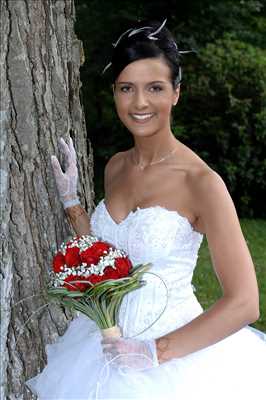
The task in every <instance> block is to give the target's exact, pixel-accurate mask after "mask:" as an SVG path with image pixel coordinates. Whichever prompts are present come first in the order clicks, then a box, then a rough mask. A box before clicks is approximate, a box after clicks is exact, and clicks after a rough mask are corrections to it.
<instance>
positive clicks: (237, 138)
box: [75, 0, 266, 218]
mask: <svg viewBox="0 0 266 400" xmlns="http://www.w3.org/2000/svg"><path fill="white" fill-rule="evenodd" d="M75 6H76V24H75V29H76V33H77V35H78V37H79V39H80V40H82V42H83V46H84V51H85V64H84V65H83V66H82V67H81V71H80V72H81V81H82V89H81V97H82V102H83V105H84V109H85V116H86V124H87V131H88V136H89V139H90V140H91V142H92V145H93V149H94V159H95V176H94V189H95V195H96V197H95V202H96V203H97V202H98V201H99V200H100V199H101V198H102V197H103V196H104V190H103V170H104V166H105V164H106V162H107V160H108V159H109V158H110V157H111V156H112V155H113V154H114V153H116V152H117V151H121V150H125V149H127V148H129V147H131V146H132V145H133V139H132V136H131V134H130V132H128V131H127V130H126V128H124V127H123V126H122V124H121V123H120V121H119V119H118V117H117V115H116V111H115V108H114V104H113V98H112V91H111V80H110V76H109V75H108V73H106V74H105V76H102V75H101V72H102V70H103V68H104V67H105V66H106V64H107V63H108V62H109V61H110V56H111V51H112V43H113V42H114V41H115V40H116V39H117V38H118V37H119V36H120V34H121V33H122V32H124V31H125V30H127V29H128V28H129V27H133V26H134V21H136V20H137V19H146V18H151V19H157V20H159V21H161V22H162V21H163V20H164V19H165V18H167V24H166V26H167V27H168V29H170V30H171V31H172V32H173V34H174V36H175V38H176V42H177V44H178V46H179V49H181V50H182V49H185V50H186V49H195V50H196V51H197V54H189V55H184V56H183V61H182V65H183V82H182V85H181V96H180V100H179V103H178V106H177V107H175V109H174V113H173V122H172V131H173V133H174V134H175V136H176V137H177V138H178V139H179V140H181V142H183V143H185V144H186V145H188V146H189V147H190V148H191V149H192V150H194V151H195V152H196V153H197V154H198V155H199V156H200V157H202V158H203V159H204V160H205V161H206V162H207V163H208V164H209V166H210V167H212V168H213V169H214V170H216V171H217V172H218V173H219V174H220V175H221V176H222V178H223V179H224V181H225V183H226V185H227V187H228V189H229V191H230V193H231V196H232V198H233V200H234V202H235V205H236V208H237V212H238V214H239V216H240V217H253V218H265V217H266V207H265V200H266V107H265V106H266V40H265V33H266V6H265V1H240V0H222V1H219V0H218V1H217V0H216V1H215V0H197V1H196V0H194V1H193V0H186V1H185V2H180V1H167V2H165V1H158V0H156V1H151V2H149V1H139V2H138V1H134V2H133V1H132V0H131V1H126V0H123V1H122V0H121V1H119V0H117V1H100V0H97V1H93V0H92V1H85V0H75Z"/></svg>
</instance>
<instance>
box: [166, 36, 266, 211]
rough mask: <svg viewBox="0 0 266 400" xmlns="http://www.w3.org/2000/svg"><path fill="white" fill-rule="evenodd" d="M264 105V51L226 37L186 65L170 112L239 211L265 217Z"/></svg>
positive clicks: (184, 138)
mask: <svg viewBox="0 0 266 400" xmlns="http://www.w3.org/2000/svg"><path fill="white" fill-rule="evenodd" d="M265 105H266V51H265V50H262V49H259V48H256V47H254V46H251V45H249V44H246V43H243V42H241V41H239V40H236V39H232V38H231V36H230V35H225V36H224V37H223V38H222V39H217V40H216V41H215V42H214V43H210V44H208V45H207V46H206V47H205V48H203V49H202V50H201V52H200V53H199V57H198V62H197V63H195V64H194V65H193V66H190V67H189V68H188V71H187V79H186V84H185V88H184V89H183V94H182V98H181V101H180V105H179V107H178V108H177V110H176V114H175V116H174V117H175V118H174V120H175V121H178V126H177V127H176V126H175V122H174V123H173V132H174V133H175V135H176V136H177V137H178V138H179V139H180V140H181V141H184V142H187V143H188V145H190V146H191V147H192V148H193V149H195V151H196V152H197V153H199V154H200V155H201V156H202V157H203V158H204V159H205V161H206V162H207V163H208V164H209V165H211V166H212V167H213V168H214V169H216V170H217V171H218V172H219V173H220V174H221V176H222V177H223V178H224V180H225V181H226V183H227V185H228V187H229V189H230V192H231V194H232V196H233V198H234V200H235V201H236V202H237V205H238V211H239V213H240V215H245V216H253V215H260V216H263V217H265V216H266V210H265V207H264V201H265V198H264V197H265V192H266V157H265V154H266V123H265V112H266V110H265ZM181 124H182V126H183V129H182V128H181V127H180V125H181Z"/></svg>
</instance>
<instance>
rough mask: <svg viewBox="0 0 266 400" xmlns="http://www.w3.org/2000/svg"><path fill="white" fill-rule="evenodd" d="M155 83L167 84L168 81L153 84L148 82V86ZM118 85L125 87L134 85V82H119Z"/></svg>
mask: <svg viewBox="0 0 266 400" xmlns="http://www.w3.org/2000/svg"><path fill="white" fill-rule="evenodd" d="M154 83H167V82H166V81H152V82H148V85H151V84H154ZM117 84H118V85H125V84H129V85H134V82H117Z"/></svg>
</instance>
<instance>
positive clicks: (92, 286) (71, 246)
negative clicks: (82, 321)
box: [48, 235, 150, 337]
mask: <svg viewBox="0 0 266 400" xmlns="http://www.w3.org/2000/svg"><path fill="white" fill-rule="evenodd" d="M149 267H150V264H138V265H136V266H133V265H132V263H131V261H130V259H129V258H128V256H127V254H126V253H125V252H124V251H123V250H120V249H117V248H115V247H114V246H113V245H112V244H110V243H108V242H106V241H102V240H99V239H98V238H97V237H96V236H93V235H84V236H75V237H73V238H72V239H71V240H69V241H66V242H63V243H62V244H61V246H60V248H59V251H58V252H57V253H56V254H55V256H54V258H53V269H52V271H51V272H50V278H51V279H50V282H49V285H48V296H49V297H50V298H53V299H57V300H58V301H59V302H60V303H61V304H62V305H64V306H67V307H69V308H71V309H75V310H76V311H80V312H82V313H83V314H85V315H86V316H88V317H89V318H90V319H92V320H93V321H94V322H95V323H96V324H97V325H98V327H99V328H100V329H101V333H102V335H103V336H104V337H106V336H121V331H120V328H119V326H118V315H119V308H120V305H121V303H122V299H123V297H124V296H125V295H126V294H127V293H129V292H131V291H132V290H135V289H138V288H140V287H142V286H143V285H145V283H146V282H145V281H144V280H143V279H142V276H143V274H144V273H145V272H146V271H147V270H148V269H149Z"/></svg>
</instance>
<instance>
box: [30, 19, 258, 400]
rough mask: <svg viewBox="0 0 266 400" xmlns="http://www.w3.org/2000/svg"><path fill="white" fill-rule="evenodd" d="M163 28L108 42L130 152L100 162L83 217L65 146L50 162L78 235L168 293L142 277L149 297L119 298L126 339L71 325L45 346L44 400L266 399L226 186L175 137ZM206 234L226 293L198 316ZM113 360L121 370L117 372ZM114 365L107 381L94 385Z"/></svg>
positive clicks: (252, 289) (79, 321) (173, 55)
mask: <svg viewBox="0 0 266 400" xmlns="http://www.w3.org/2000/svg"><path fill="white" fill-rule="evenodd" d="M165 22H166V21H164V22H163V23H159V22H156V21H144V22H137V23H136V24H135V25H134V26H132V27H129V29H128V30H127V31H126V32H124V33H123V34H122V35H121V36H120V38H119V39H118V40H117V41H116V42H115V43H114V51H113V58H112V61H111V63H109V64H108V66H107V67H106V68H105V71H106V70H108V69H109V71H108V72H111V73H112V82H113V86H112V87H113V95H114V102H115V107H116V111H117V114H118V117H119V118H120V120H121V121H122V123H123V124H124V125H125V126H126V127H127V129H128V131H129V132H130V134H131V135H133V138H134V147H133V148H130V149H128V150H126V151H123V152H119V153H117V154H115V155H114V156H113V157H111V159H110V160H109V161H108V163H107V165H106V168H105V198H104V199H102V200H101V201H100V202H99V204H98V205H97V207H96V208H95V210H94V211H93V213H92V215H91V218H89V217H88V215H87V213H86V212H85V210H84V209H83V208H82V207H81V205H80V204H79V199H78V197H77V180H78V175H77V166H76V154H75V150H74V147H73V143H72V140H71V139H69V144H67V143H65V142H64V140H63V139H61V145H62V149H63V151H64V154H65V156H66V159H67V163H68V166H67V169H66V171H65V173H63V172H62V170H61V167H60V164H59V162H58V160H57V158H56V157H53V158H52V165H53V169H54V174H55V178H56V183H57V187H58V190H59V194H60V197H61V200H62V201H63V204H64V208H65V210H66V213H67V215H68V216H69V219H70V221H71V223H72V226H73V228H74V230H75V231H76V233H77V234H78V235H82V234H88V233H89V232H91V233H92V234H95V235H97V236H99V237H101V238H102V239H103V240H107V241H109V242H111V243H113V244H114V245H115V246H116V247H118V248H121V249H124V250H125V251H126V252H127V253H128V254H129V257H130V258H131V260H132V262H133V263H144V262H152V265H153V266H152V271H153V272H154V273H156V274H157V275H158V276H161V278H162V279H163V281H164V283H165V285H162V284H161V283H160V280H159V279H155V278H151V277H150V278H149V277H148V278H147V281H148V284H147V285H146V286H145V287H143V288H141V289H139V290H137V291H134V292H132V293H130V294H129V295H127V296H126V298H125V299H124V301H123V303H122V307H121V312H120V326H121V327H122V331H123V337H122V338H113V339H104V340H103V339H102V338H101V335H100V333H99V331H98V330H97V327H96V326H95V324H94V323H92V322H91V321H89V319H88V318H85V317H83V316H82V315H81V316H78V317H77V318H76V319H74V321H72V322H71V323H70V326H69V328H68V330H67V331H66V333H65V334H64V336H63V337H62V338H61V341H59V342H58V343H57V344H55V345H52V346H51V348H50V351H49V354H48V364H47V366H46V368H45V369H44V370H43V371H42V373H41V374H39V375H38V376H37V377H35V378H32V379H31V380H30V381H27V384H28V386H29V387H30V388H31V389H32V391H33V392H34V393H36V394H37V395H38V396H39V398H40V399H48V398H49V399H60V400H63V399H70V398H71V399H75V400H78V399H80V400H81V399H82V400H83V399H96V398H97V399H135V400H137V399H138V400H146V399H150V398H152V399H167V400H168V399H173V400H174V399H192V398H193V399H194V398H197V399H198V400H199V399H200V400H201V399H202V400H203V399H204V400H209V399H213V398H216V399H241V400H243V399H249V398H250V396H256V395H257V396H256V397H255V398H258V399H261V398H263V396H264V395H263V393H264V384H263V377H264V378H265V376H264V372H265V370H264V372H263V368H264V367H265V360H266V341H264V340H263V333H262V332H259V331H257V332H256V333H255V331H254V330H252V329H251V328H250V327H248V324H250V323H252V322H254V321H256V320H257V319H258V316H259V296H258V286H257V282H256V276H255V272H254V266H253V262H252V259H251V256H250V253H249V251H248V247H247V244H246V241H245V238H244V237H243V234H242V231H241V227H240V224H239V220H238V217H237V213H236V210H235V207H234V204H233V201H232V199H231V197H230V195H229V193H228V190H227V188H226V185H225V183H224V182H223V180H222V178H221V177H220V176H219V175H218V174H217V173H216V172H215V171H213V170H212V169H211V168H210V167H209V166H208V165H207V164H206V163H205V162H204V161H203V160H202V159H201V158H200V157H199V156H198V155H197V154H195V153H194V152H193V151H192V150H191V149H189V148H188V147H187V146H185V145H184V144H183V143H181V142H180V141H179V140H177V139H176V138H175V136H174V135H173V133H172V131H171V126H170V119H171V110H172V107H174V106H176V104H177V103H178V99H179V95H180V81H181V69H180V52H179V51H178V47H177V45H176V43H175V40H174V38H173V36H172V35H171V33H170V32H169V31H168V30H167V28H166V27H165ZM105 71H104V72H105ZM203 235H206V238H207V241H208V246H209V250H210V253H211V257H212V262H213V268H214V271H215V274H216V275H217V277H218V279H219V282H220V284H221V288H222V293H223V294H222V296H221V298H219V299H218V300H217V301H216V302H215V303H214V304H213V305H212V307H210V308H209V309H208V310H205V311H203V309H202V307H201V305H200V304H199V302H198V300H197V298H196V296H195V294H194V292H193V287H192V285H191V279H192V275H193V270H194V268H195V266H196V261H197V257H198V250H199V247H200V244H201V242H202V239H203ZM165 286H166V287H167V294H166V288H165ZM165 302H167V305H166V308H165V310H164V312H163V313H162V310H163V308H164V307H165ZM160 314H161V315H160ZM260 334H261V337H260ZM121 354H123V355H126V356H127V357H126V359H127V366H128V367H129V369H125V368H119V366H121V365H123V357H122V358H121V359H122V362H121V359H120V358H119V357H117V356H119V355H121ZM130 356H132V357H130ZM111 359H113V362H112V363H111V364H110V369H109V370H108V374H106V373H104V374H103V375H102V372H103V370H104V369H103V366H104V363H105V362H106V360H111ZM118 360H120V364H119V361H118ZM140 366H141V368H140Z"/></svg>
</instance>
